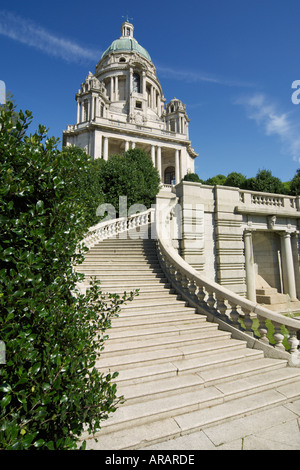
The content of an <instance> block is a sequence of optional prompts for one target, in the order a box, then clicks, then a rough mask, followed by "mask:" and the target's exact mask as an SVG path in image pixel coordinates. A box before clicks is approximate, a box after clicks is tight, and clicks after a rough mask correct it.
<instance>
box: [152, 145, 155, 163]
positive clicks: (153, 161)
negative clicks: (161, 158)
mask: <svg viewBox="0 0 300 470" xmlns="http://www.w3.org/2000/svg"><path fill="white" fill-rule="evenodd" d="M151 158H152V163H153V166H154V167H155V146H154V145H151Z"/></svg>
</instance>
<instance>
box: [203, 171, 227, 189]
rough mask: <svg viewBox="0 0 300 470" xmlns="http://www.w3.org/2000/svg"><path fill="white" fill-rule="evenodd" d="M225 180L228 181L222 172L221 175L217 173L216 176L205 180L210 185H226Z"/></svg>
mask: <svg viewBox="0 0 300 470" xmlns="http://www.w3.org/2000/svg"><path fill="white" fill-rule="evenodd" d="M225 181H226V176H225V175H222V174H219V175H216V176H213V177H212V178H208V179H207V180H206V181H205V184H209V185H212V186H214V185H220V186H222V185H224V184H225Z"/></svg>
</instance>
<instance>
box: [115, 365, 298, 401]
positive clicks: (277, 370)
mask: <svg viewBox="0 0 300 470" xmlns="http://www.w3.org/2000/svg"><path fill="white" fill-rule="evenodd" d="M285 366H286V362H285V361H270V360H267V359H265V358H262V359H256V360H254V361H246V362H244V363H242V364H239V365H238V366H237V365H234V366H232V365H229V366H227V367H226V368H225V369H226V374H225V373H224V370H223V369H224V367H222V368H219V369H212V370H208V371H204V372H202V373H201V372H199V373H195V374H185V375H179V376H175V377H168V378H164V379H159V380H155V381H152V382H140V383H137V384H130V385H118V384H117V390H118V396H124V399H125V404H127V405H128V404H133V403H142V402H143V401H149V400H151V399H153V398H163V397H164V396H171V395H174V394H176V393H178V392H180V390H182V391H183V392H184V391H191V390H192V389H196V388H197V389H202V388H204V387H209V386H213V385H216V384H218V389H219V390H221V391H222V392H223V393H224V395H226V397H227V398H229V397H230V399H233V398H234V399H236V398H238V397H241V396H243V395H245V394H246V393H248V392H249V391H252V390H253V389H255V391H256V392H258V391H259V390H266V389H268V388H272V387H274V386H276V385H277V384H282V383H284V384H287V383H291V382H293V381H294V380H295V378H299V375H300V371H297V370H296V369H294V368H287V367H285ZM254 375H257V377H255V378H254V377H253V376H254ZM224 377H226V380H225V381H224ZM149 384H151V386H149Z"/></svg>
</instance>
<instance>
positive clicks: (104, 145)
mask: <svg viewBox="0 0 300 470" xmlns="http://www.w3.org/2000/svg"><path fill="white" fill-rule="evenodd" d="M103 158H104V160H108V137H104V139H103Z"/></svg>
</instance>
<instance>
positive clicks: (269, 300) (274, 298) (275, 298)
mask: <svg viewBox="0 0 300 470" xmlns="http://www.w3.org/2000/svg"><path fill="white" fill-rule="evenodd" d="M256 300H257V302H259V303H261V304H262V303H263V304H275V303H283V302H286V300H287V298H286V295H284V294H278V293H277V294H271V295H257V296H256Z"/></svg>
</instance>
